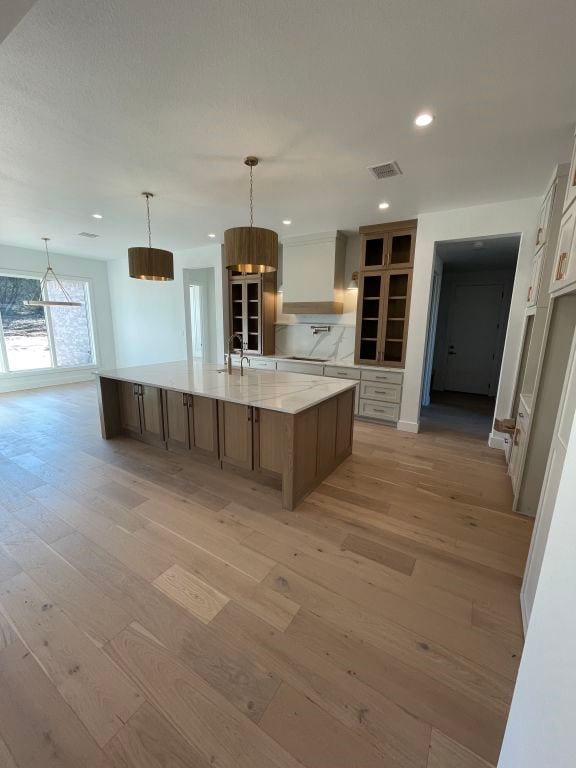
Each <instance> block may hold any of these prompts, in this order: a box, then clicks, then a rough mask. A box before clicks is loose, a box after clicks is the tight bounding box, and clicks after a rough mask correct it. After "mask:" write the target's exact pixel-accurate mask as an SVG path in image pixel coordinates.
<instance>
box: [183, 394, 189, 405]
mask: <svg viewBox="0 0 576 768" xmlns="http://www.w3.org/2000/svg"><path fill="white" fill-rule="evenodd" d="M182 405H183V406H184V408H187V407H188V395H187V394H186V392H182Z"/></svg>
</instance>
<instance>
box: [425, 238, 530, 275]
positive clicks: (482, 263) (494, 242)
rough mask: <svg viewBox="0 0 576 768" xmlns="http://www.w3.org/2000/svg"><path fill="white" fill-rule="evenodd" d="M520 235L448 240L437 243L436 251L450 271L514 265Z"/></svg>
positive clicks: (511, 266)
mask: <svg viewBox="0 0 576 768" xmlns="http://www.w3.org/2000/svg"><path fill="white" fill-rule="evenodd" d="M519 247H520V235H506V236H505V237H485V238H484V239H482V240H449V241H446V242H442V243H438V244H437V246H436V253H437V254H438V256H440V258H441V259H442V261H443V262H444V266H445V269H446V270H447V271H450V272H457V271H459V270H470V269H477V268H482V269H496V268H498V269H513V268H515V267H516V260H517V258H518V248H519Z"/></svg>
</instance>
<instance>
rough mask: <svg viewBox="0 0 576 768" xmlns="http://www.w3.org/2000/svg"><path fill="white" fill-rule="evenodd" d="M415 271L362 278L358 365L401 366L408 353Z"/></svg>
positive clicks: (359, 301)
mask: <svg viewBox="0 0 576 768" xmlns="http://www.w3.org/2000/svg"><path fill="white" fill-rule="evenodd" d="M411 285H412V270H408V269H406V270H396V269H395V270H384V269H382V270H380V271H379V272H366V273H363V274H362V275H361V276H360V286H359V292H358V331H357V338H356V362H357V364H360V365H383V366H392V367H394V366H402V365H404V358H405V352H406V336H407V331H408V311H409V305H410V290H411Z"/></svg>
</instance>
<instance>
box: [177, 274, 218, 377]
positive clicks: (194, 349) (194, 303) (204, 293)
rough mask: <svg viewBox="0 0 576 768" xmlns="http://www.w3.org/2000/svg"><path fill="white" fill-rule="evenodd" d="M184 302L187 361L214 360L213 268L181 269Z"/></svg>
mask: <svg viewBox="0 0 576 768" xmlns="http://www.w3.org/2000/svg"><path fill="white" fill-rule="evenodd" d="M184 305H185V309H186V345H187V352H188V360H189V362H193V361H194V360H202V361H204V362H207V363H215V362H217V360H216V336H215V328H214V317H215V312H216V307H215V277H214V269H213V268H211V267H206V268H203V269H186V270H184Z"/></svg>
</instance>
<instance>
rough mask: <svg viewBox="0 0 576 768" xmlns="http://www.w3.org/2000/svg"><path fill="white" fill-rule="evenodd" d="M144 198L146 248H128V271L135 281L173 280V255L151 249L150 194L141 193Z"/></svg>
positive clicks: (157, 249)
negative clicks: (146, 233)
mask: <svg viewBox="0 0 576 768" xmlns="http://www.w3.org/2000/svg"><path fill="white" fill-rule="evenodd" d="M142 197H145V198H146V217H147V220H148V247H145V246H139V247H136V248H128V271H129V274H130V277H134V278H135V279H136V280H157V281H162V282H165V281H167V280H174V254H173V253H172V252H171V251H165V250H163V249H162V248H152V233H151V229H150V198H151V197H154V195H153V194H152V192H142Z"/></svg>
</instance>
